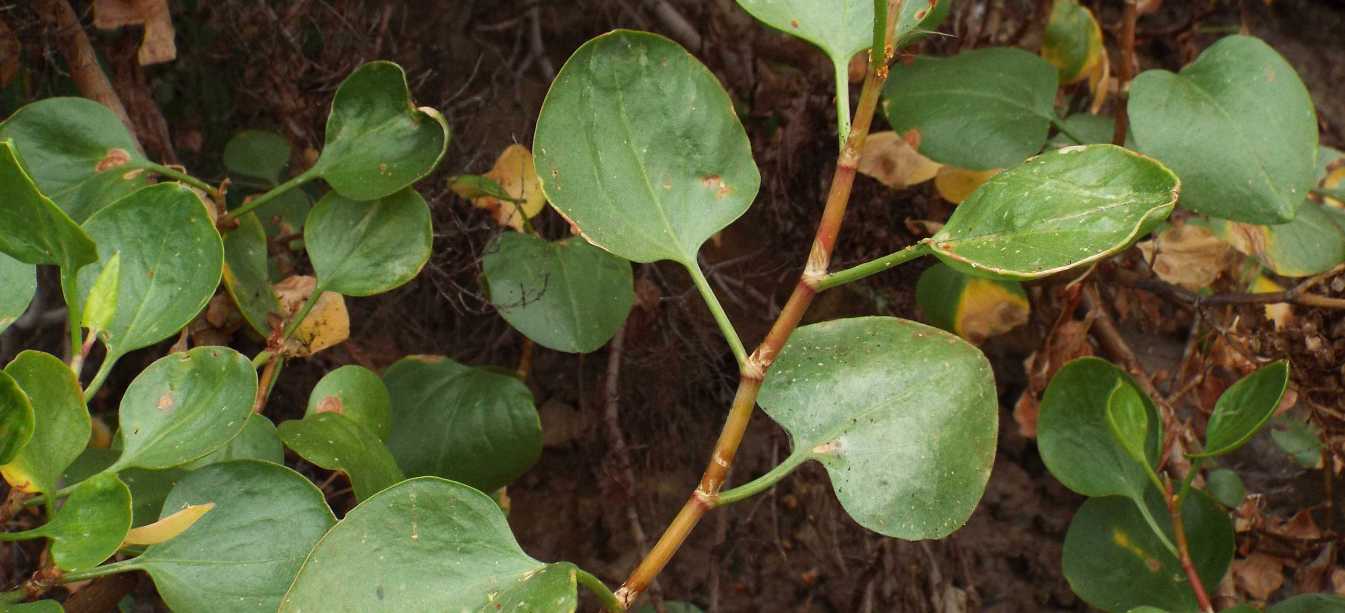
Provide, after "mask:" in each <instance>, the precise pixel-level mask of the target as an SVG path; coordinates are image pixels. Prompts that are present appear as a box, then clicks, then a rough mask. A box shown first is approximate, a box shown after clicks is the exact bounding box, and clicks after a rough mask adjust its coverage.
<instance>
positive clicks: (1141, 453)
mask: <svg viewBox="0 0 1345 613" xmlns="http://www.w3.org/2000/svg"><path fill="white" fill-rule="evenodd" d="M1107 429H1109V430H1111V433H1112V437H1114V438H1115V439H1116V442H1118V443H1120V444H1121V449H1123V450H1124V451H1125V452H1126V455H1128V456H1130V459H1132V460H1134V461H1135V462H1136V463H1138V464H1140V465H1142V466H1152V464H1151V463H1150V461H1149V454H1148V449H1147V446H1148V445H1147V443H1148V438H1149V406H1148V404H1147V403H1145V401H1144V396H1143V394H1140V391H1139V390H1137V389H1135V386H1133V385H1131V384H1130V382H1128V381H1122V380H1120V379H1119V378H1118V379H1117V381H1116V383H1115V385H1114V386H1113V387H1112V391H1111V394H1110V395H1109V396H1108V397H1107Z"/></svg>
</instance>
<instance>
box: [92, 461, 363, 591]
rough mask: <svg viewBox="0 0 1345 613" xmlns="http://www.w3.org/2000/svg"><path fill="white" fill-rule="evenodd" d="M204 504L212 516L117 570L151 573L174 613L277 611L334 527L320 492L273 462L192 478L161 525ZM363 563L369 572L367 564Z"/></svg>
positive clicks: (209, 470) (211, 470)
mask: <svg viewBox="0 0 1345 613" xmlns="http://www.w3.org/2000/svg"><path fill="white" fill-rule="evenodd" d="M207 502H213V503H215V508H214V509H212V510H211V511H210V512H209V513H206V514H205V515H204V516H202V517H201V519H200V520H198V521H197V522H196V523H195V524H193V525H192V527H191V528H188V529H187V531H186V532H183V533H182V534H180V535H178V536H177V537H176V538H174V539H172V540H169V541H166V542H163V543H159V544H157V545H151V546H150V547H149V548H148V549H146V550H145V553H144V554H142V555H140V557H137V558H132V559H130V560H126V561H125V562H119V563H118V566H120V567H121V568H122V569H124V570H143V571H145V572H147V573H149V576H150V577H151V578H153V579H154V585H155V586H156V587H158V588H159V595H161V596H162V597H163V599H164V602H166V603H168V606H169V607H170V608H171V609H173V610H176V611H199V612H204V613H213V612H220V613H226V612H227V613H233V612H236V611H274V610H275V609H276V606H277V605H278V604H279V603H280V597H281V596H282V595H284V593H285V588H286V587H288V586H289V584H290V582H291V581H293V580H294V576H295V575H296V574H297V573H298V571H299V567H300V565H302V564H303V561H304V557H305V556H306V555H308V552H309V551H310V550H311V549H312V548H313V545H314V544H316V543H317V542H318V539H319V538H321V537H322V535H323V533H324V532H326V531H327V529H328V528H330V527H331V526H332V525H333V524H335V523H336V518H335V517H334V516H333V515H332V511H331V509H329V508H327V502H326V501H325V500H323V497H322V492H321V491H319V490H318V488H317V487H316V486H314V485H313V484H312V483H311V482H310V481H309V480H308V479H305V478H304V477H303V475H300V474H299V473H296V472H294V471H292V470H290V469H288V468H285V467H284V466H280V465H277V464H271V463H269V462H256V461H251V460H238V461H233V462H224V463H222V464H214V465H211V466H207V467H205V468H202V469H200V470H197V471H193V472H192V473H191V474H189V475H187V476H186V477H185V478H183V479H182V480H181V481H179V482H178V484H177V486H176V487H174V488H173V491H172V493H170V494H169V495H168V500H166V501H165V502H164V506H163V514H162V517H167V516H168V515H171V514H173V513H174V512H176V511H177V510H178V509H181V508H183V507H185V506H188V505H193V504H205V503H207ZM361 563H362V564H364V565H365V568H368V565H369V560H363V561H361Z"/></svg>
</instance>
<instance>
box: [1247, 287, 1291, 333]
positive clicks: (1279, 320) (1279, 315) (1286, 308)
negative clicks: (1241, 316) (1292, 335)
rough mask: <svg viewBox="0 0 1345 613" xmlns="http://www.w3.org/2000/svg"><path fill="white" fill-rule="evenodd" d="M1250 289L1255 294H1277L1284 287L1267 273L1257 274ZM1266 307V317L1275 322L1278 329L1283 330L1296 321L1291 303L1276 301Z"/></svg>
mask: <svg viewBox="0 0 1345 613" xmlns="http://www.w3.org/2000/svg"><path fill="white" fill-rule="evenodd" d="M1250 289H1251V292H1252V293H1253V294H1276V293H1279V292H1282V291H1284V287H1282V286H1281V285H1280V284H1278V283H1276V282H1274V281H1271V280H1270V278H1269V277H1267V276H1265V275H1257V276H1256V280H1254V281H1252V286H1251V288H1250ZM1264 308H1265V312H1266V319H1269V320H1270V321H1272V322H1275V329H1276V330H1283V329H1284V328H1285V327H1287V326H1288V325H1289V324H1290V323H1292V322H1293V321H1294V308H1293V307H1292V306H1291V305H1289V303H1286V302H1276V303H1273V304H1267V305H1266V306H1265V307H1264Z"/></svg>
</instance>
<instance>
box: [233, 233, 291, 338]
mask: <svg viewBox="0 0 1345 613" xmlns="http://www.w3.org/2000/svg"><path fill="white" fill-rule="evenodd" d="M266 254H267V248H266V231H265V230H263V229H262V224H261V222H260V221H257V217H256V215H255V214H253V213H248V214H247V215H244V216H242V217H240V218H239V219H238V227H237V228H234V230H233V231H231V232H229V233H228V234H226V235H225V236H224V270H223V280H224V288H225V289H226V290H227V291H228V292H229V297H230V298H233V301H234V304H236V305H238V311H239V312H240V313H242V314H243V319H245V320H247V322H248V325H250V326H252V329H253V330H255V331H256V332H257V334H260V335H262V337H263V338H265V337H267V336H270V334H271V324H270V321H269V317H268V316H269V315H271V314H272V313H275V314H276V315H279V314H280V313H281V311H280V301H279V300H278V299H277V298H276V293H275V290H274V289H272V288H271V277H270V272H269V271H268V270H267V266H268V263H267V260H266Z"/></svg>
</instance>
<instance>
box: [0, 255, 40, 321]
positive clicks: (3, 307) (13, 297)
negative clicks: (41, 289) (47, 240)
mask: <svg viewBox="0 0 1345 613" xmlns="http://www.w3.org/2000/svg"><path fill="white" fill-rule="evenodd" d="M0 287H3V288H5V291H4V292H0V332H4V331H5V328H8V327H9V325H10V324H12V323H14V322H15V320H17V319H18V318H19V316H21V315H23V312H24V311H27V310H28V304H29V303H31V302H32V301H33V296H34V295H35V294H36V293H37V267H36V266H33V265H32V264H28V263H26V262H20V261H18V260H16V259H14V258H12V257H9V256H7V255H5V254H3V253H0Z"/></svg>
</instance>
